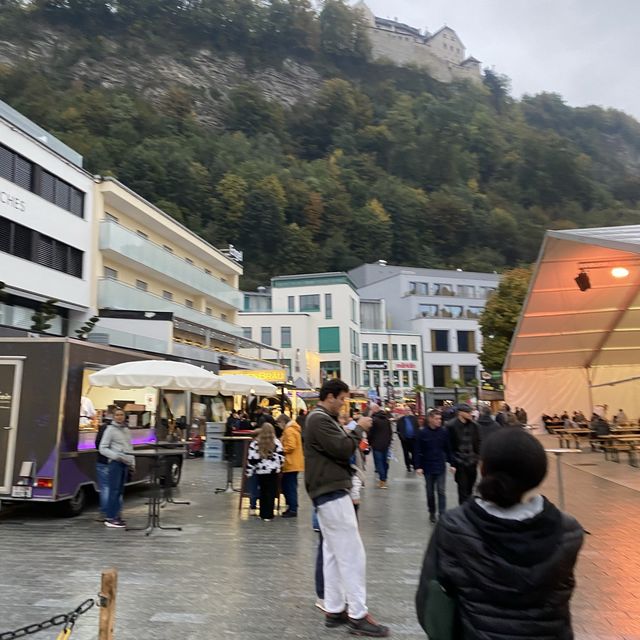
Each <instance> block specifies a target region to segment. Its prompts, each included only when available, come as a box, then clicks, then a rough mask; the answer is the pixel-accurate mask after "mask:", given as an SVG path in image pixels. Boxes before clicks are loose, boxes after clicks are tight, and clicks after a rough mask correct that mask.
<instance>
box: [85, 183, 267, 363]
mask: <svg viewBox="0 0 640 640" xmlns="http://www.w3.org/2000/svg"><path fill="white" fill-rule="evenodd" d="M94 195H95V197H94V202H95V205H94V206H95V215H94V219H95V220H96V225H95V238H94V241H95V245H96V250H95V251H94V252H93V256H94V267H93V272H94V274H95V278H94V282H93V289H92V306H93V307H94V308H95V309H97V310H98V314H99V316H100V321H99V323H98V326H97V327H96V329H95V330H94V332H93V334H92V338H93V339H96V337H97V338H98V339H99V338H100V336H104V337H105V341H108V342H109V343H110V344H116V345H118V346H125V347H132V348H138V349H144V350H146V351H152V352H157V353H168V354H173V355H177V356H180V357H182V358H186V359H191V360H194V361H201V362H209V363H214V364H222V363H224V364H226V365H230V366H233V367H239V368H244V369H252V368H261V369H262V368H273V365H272V364H271V363H267V362H263V361H262V360H261V359H260V358H259V357H256V358H247V357H241V356H238V349H239V348H241V347H256V349H257V348H258V345H255V344H254V343H253V342H251V341H247V340H246V339H245V338H243V337H242V330H241V328H240V327H239V326H238V325H237V319H238V312H239V311H240V309H241V308H242V304H243V297H242V293H241V292H240V291H239V290H238V284H239V278H240V275H241V274H242V266H241V264H240V263H239V262H238V261H237V260H235V259H234V258H233V257H232V256H231V255H230V254H229V253H227V252H222V251H220V250H218V249H216V248H215V247H213V246H211V245H210V244H208V243H207V242H206V241H204V240H203V239H202V238H200V237H199V236H197V235H196V234H194V233H193V232H192V231H190V230H189V229H187V228H186V227H185V226H183V225H182V224H180V223H179V222H177V221H176V220H175V219H174V218H172V217H171V216H169V215H167V214H165V213H164V212H162V211H161V210H160V209H158V208H157V207H155V206H154V205H152V204H151V203H149V202H147V201H146V200H145V199H144V198H142V197H141V196H139V195H138V194H136V193H135V192H133V191H132V190H130V189H129V188H127V187H126V186H125V185H123V184H121V183H120V182H118V181H117V180H115V179H112V178H101V179H99V180H97V182H96V185H95V194H94ZM262 351H263V349H262V348H260V349H259V352H260V354H262ZM268 351H269V350H268V348H267V349H266V351H265V356H268V355H269V353H268ZM271 355H273V354H271ZM221 356H222V357H223V358H224V360H223V361H222V362H220V357H221Z"/></svg>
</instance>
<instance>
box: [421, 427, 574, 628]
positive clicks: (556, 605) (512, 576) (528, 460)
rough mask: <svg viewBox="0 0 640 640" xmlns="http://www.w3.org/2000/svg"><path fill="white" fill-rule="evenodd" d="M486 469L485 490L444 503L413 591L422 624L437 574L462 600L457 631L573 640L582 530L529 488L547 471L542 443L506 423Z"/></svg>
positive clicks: (487, 450) (487, 448)
mask: <svg viewBox="0 0 640 640" xmlns="http://www.w3.org/2000/svg"><path fill="white" fill-rule="evenodd" d="M481 469H482V480H481V482H480V484H479V486H478V491H479V493H480V497H476V498H474V499H473V500H469V501H468V502H465V503H464V504H463V505H461V506H460V507H457V508H455V509H452V510H450V511H447V513H446V514H445V515H444V516H443V517H442V518H441V519H440V521H439V522H438V524H437V526H436V529H435V531H434V534H433V536H432V538H431V541H430V543H429V548H428V549H427V553H426V554H425V557H424V562H423V566H422V574H421V576H420V583H419V586H418V591H417V593H416V612H417V615H418V621H419V622H420V625H421V626H422V627H423V629H425V631H426V624H427V620H428V619H429V618H430V615H431V613H432V612H433V609H430V608H429V606H430V605H429V595H428V593H429V585H430V584H433V581H434V580H437V582H439V584H440V586H441V587H442V588H443V589H444V590H445V591H446V593H447V594H448V595H449V597H451V598H453V599H454V601H455V603H456V614H455V625H454V626H455V627H457V628H456V633H455V635H454V637H455V638H459V639H464V640H505V639H506V638H509V639H513V640H515V639H517V640H572V639H573V631H572V628H571V613H570V609H569V601H570V599H571V595H572V592H573V589H574V587H575V578H574V568H575V564H576V561H577V557H578V552H579V551H580V547H581V546H582V543H583V538H584V530H583V528H582V526H581V525H580V524H579V523H578V522H577V521H576V520H575V519H574V518H573V517H571V516H569V515H567V514H565V513H562V512H561V511H559V510H558V509H557V508H556V507H555V506H554V505H553V504H552V503H551V502H549V501H548V500H547V499H546V498H545V497H544V496H542V495H533V496H531V494H530V493H528V492H530V491H531V490H533V489H535V488H536V487H537V486H539V485H540V483H541V482H542V481H543V479H544V477H545V475H546V472H547V456H546V454H545V451H544V448H543V447H542V445H541V444H540V443H539V442H538V441H537V440H536V439H535V438H534V437H533V436H531V435H530V434H528V433H527V432H526V431H524V430H522V429H500V430H499V431H497V432H496V433H494V434H493V435H491V436H490V437H489V438H488V439H487V440H486V442H485V443H484V444H483V447H482V455H481ZM525 494H528V495H529V496H530V497H528V498H527V499H523V498H524V496H525ZM431 593H433V590H432V591H431ZM432 605H433V603H432ZM439 611H441V608H440V609H439Z"/></svg>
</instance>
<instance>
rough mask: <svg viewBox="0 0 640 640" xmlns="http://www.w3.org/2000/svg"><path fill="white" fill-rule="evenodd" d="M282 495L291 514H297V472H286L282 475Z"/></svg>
mask: <svg viewBox="0 0 640 640" xmlns="http://www.w3.org/2000/svg"><path fill="white" fill-rule="evenodd" d="M282 493H284V499H285V500H286V501H287V508H288V509H289V511H291V513H298V472H297V471H287V472H286V473H283V474H282Z"/></svg>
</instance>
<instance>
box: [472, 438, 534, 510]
mask: <svg viewBox="0 0 640 640" xmlns="http://www.w3.org/2000/svg"><path fill="white" fill-rule="evenodd" d="M480 460H481V462H482V480H481V481H480V484H479V485H478V491H479V493H480V496H481V497H482V499H483V500H487V501H488V502H493V503H494V504H497V505H498V506H499V507H503V508H508V507H512V506H513V505H515V504H517V503H518V502H520V500H521V499H522V496H523V495H524V494H525V493H526V492H527V491H530V490H531V489H534V488H535V487H537V486H538V485H539V484H540V483H541V482H542V481H543V480H544V477H545V476H546V475H547V454H546V453H545V450H544V448H543V446H542V445H541V444H540V442H538V440H536V439H535V438H534V437H533V436H532V435H530V434H528V433H527V432H526V431H524V430H523V429H520V428H518V427H503V428H502V429H499V430H498V431H496V432H495V433H493V434H491V435H490V436H489V437H488V438H487V440H486V441H485V442H484V443H483V445H482V449H481V451H480Z"/></svg>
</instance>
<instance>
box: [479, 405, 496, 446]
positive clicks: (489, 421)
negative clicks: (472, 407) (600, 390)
mask: <svg viewBox="0 0 640 640" xmlns="http://www.w3.org/2000/svg"><path fill="white" fill-rule="evenodd" d="M500 426H501V425H499V424H498V423H497V422H496V421H495V420H494V419H493V416H492V415H491V409H490V408H489V407H487V406H483V407H481V408H480V417H479V418H478V427H479V428H480V440H481V441H482V440H486V439H487V438H488V437H489V436H490V435H491V434H492V433H494V432H496V431H497V430H498V429H500Z"/></svg>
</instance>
